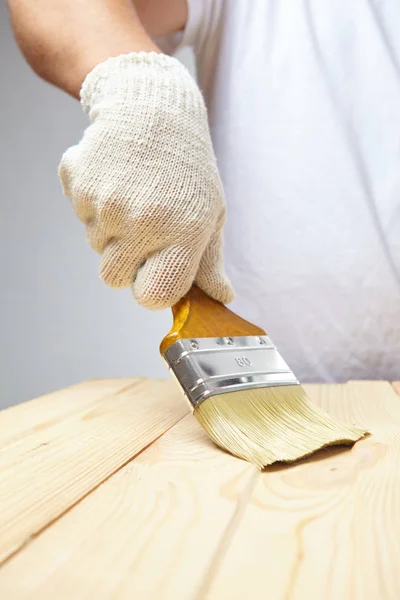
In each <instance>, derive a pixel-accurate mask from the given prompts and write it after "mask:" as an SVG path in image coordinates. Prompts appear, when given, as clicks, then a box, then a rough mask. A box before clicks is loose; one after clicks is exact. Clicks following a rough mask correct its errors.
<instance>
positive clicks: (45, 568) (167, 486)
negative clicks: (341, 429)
mask: <svg viewBox="0 0 400 600" xmlns="http://www.w3.org/2000/svg"><path fill="white" fill-rule="evenodd" d="M305 387H306V389H307V391H308V393H309V395H310V397H311V398H312V399H313V400H314V401H315V402H317V403H318V404H320V405H321V406H323V407H324V408H325V409H326V410H328V411H329V412H330V413H331V414H333V415H335V416H337V417H339V418H341V419H344V420H346V421H349V422H356V423H357V424H358V425H360V426H364V427H366V428H368V429H369V430H370V431H371V432H372V435H371V436H370V437H368V438H366V439H364V440H362V441H360V442H358V443H357V444H356V445H355V447H354V448H353V449H351V450H343V449H340V448H339V449H334V450H326V451H322V452H320V453H318V454H316V455H314V457H311V458H310V459H307V460H304V461H302V462H301V463H300V464H296V465H293V466H290V467H284V466H280V465H278V466H273V467H270V468H269V469H267V470H266V471H265V472H263V473H260V472H259V471H257V469H255V468H254V467H253V466H251V465H249V464H247V463H245V462H243V461H240V460H237V459H235V458H233V457H232V456H230V455H228V454H226V453H223V452H221V451H220V450H218V449H217V448H216V447H215V446H214V445H213V444H212V443H211V442H210V441H209V440H208V438H207V437H206V435H205V434H204V433H203V431H202V430H201V429H200V427H199V426H198V424H197V422H196V420H195V419H194V418H193V417H192V416H191V415H189V414H188V409H187V408H186V405H185V403H184V402H183V401H182V399H181V397H180V394H179V392H178V391H177V390H176V388H175V385H174V384H173V383H172V382H162V381H151V380H131V379H123V380H101V381H96V382H86V383H84V384H81V385H78V386H73V387H72V388H69V389H68V390H62V391H60V392H56V393H54V394H51V395H49V396H47V397H44V398H41V399H38V400H35V401H32V402H30V403H26V404H25V405H20V406H17V407H15V408H11V409H8V410H6V411H3V412H2V413H0V556H1V560H2V566H1V568H0V598H4V599H7V600H8V599H11V600H14V599H16V600H17V599H19V598H21V599H25V598H27V599H28V598H29V599H33V600H35V599H38V600H47V599H54V598H57V599H59V600H63V599H64V598H65V599H67V598H68V599H70V598H73V599H74V600H75V599H77V600H79V599H89V598H90V599H92V598H96V599H103V598H104V599H108V598H110V599H111V598H112V599H114V598H115V599H125V598H126V599H128V598H129V599H131V598H135V600H141V599H146V600H147V599H153V598H154V599H157V600H163V599H166V600H169V599H175V600H178V599H179V600H181V599H182V600H186V599H193V600H200V599H203V598H207V599H212V600H214V599H215V600H224V599H229V600H234V599H244V598H246V599H247V598H249V599H251V600H252V599H258V598H260V599H261V598H263V599H265V598H267V599H268V600H275V599H276V600H281V599H282V600H289V599H290V600H291V599H296V600H297V599H304V600H310V599H314V598H316V599H317V598H318V599H320V598H321V599H322V598H323V599H324V600H325V599H333V600H336V598H338V599H339V598H340V600H358V599H360V600H361V599H362V600H385V599H390V600H391V599H393V600H395V599H396V600H397V599H398V598H400V575H399V573H400V395H399V394H400V384H393V386H392V385H391V384H389V383H387V382H350V383H348V384H344V385H331V386H329V385H311V386H305Z"/></svg>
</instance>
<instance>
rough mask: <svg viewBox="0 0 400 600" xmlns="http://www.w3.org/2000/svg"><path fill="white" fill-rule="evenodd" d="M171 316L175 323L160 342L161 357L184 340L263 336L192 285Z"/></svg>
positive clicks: (259, 331) (260, 331)
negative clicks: (179, 341) (176, 343)
mask: <svg viewBox="0 0 400 600" xmlns="http://www.w3.org/2000/svg"><path fill="white" fill-rule="evenodd" d="M172 314H173V317H174V323H173V325H172V328H171V331H170V332H169V333H168V334H167V335H166V336H165V338H164V339H163V341H162V342H161V345H160V352H161V354H163V353H164V352H165V351H166V349H167V348H169V346H171V344H173V343H174V342H176V341H177V340H180V339H183V338H192V337H194V338H195V337H198V338H204V337H233V336H237V335H265V331H264V330H263V329H261V328H260V327H256V325H252V324H251V323H249V322H248V321H245V320H244V319H242V318H241V317H239V316H238V315H236V314H235V313H234V312H232V311H231V310H229V308H226V306H224V305H223V304H221V303H220V302H217V301H216V300H213V299H212V298H210V296H207V294H206V293H205V292H203V291H202V290H201V289H200V288H198V287H197V286H195V285H194V286H192V287H191V288H190V290H189V292H188V293H187V294H186V296H184V297H183V298H182V300H180V301H179V302H178V303H177V304H175V306H173V307H172Z"/></svg>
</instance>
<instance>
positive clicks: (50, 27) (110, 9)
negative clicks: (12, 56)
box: [8, 0, 187, 98]
mask: <svg viewBox="0 0 400 600" xmlns="http://www.w3.org/2000/svg"><path fill="white" fill-rule="evenodd" d="M8 4H9V8H10V12H11V19H12V24H13V29H14V33H15V37H16V40H17V43H18V45H19V47H20V48H21V51H22V53H23V54H24V56H25V58H26V60H27V61H28V63H29V64H30V66H31V67H32V68H33V69H34V71H35V72H36V73H37V74H38V75H40V77H42V78H43V79H45V80H46V81H49V82H50V83H53V84H54V85H56V86H57V87H60V88H61V89H63V90H64V91H66V92H68V93H69V94H71V95H72V96H74V97H75V98H78V97H79V90H80V88H81V85H82V82H83V80H84V79H85V77H86V75H87V74H88V73H89V72H90V71H91V70H92V69H93V67H95V65H97V64H98V63H100V62H102V61H104V60H106V59H107V58H109V57H111V56H118V55H120V54H126V53H129V52H139V51H141V50H144V51H145V52H150V51H154V52H160V50H159V49H158V48H157V46H156V45H155V43H154V42H153V41H152V39H151V38H152V37H153V38H154V37H159V36H164V35H168V34H169V33H173V32H175V31H179V30H180V29H182V28H183V27H184V25H185V23H186V18H187V6H186V0H136V1H135V2H134V1H133V0H57V1H56V2H54V0H35V2H32V0H8Z"/></svg>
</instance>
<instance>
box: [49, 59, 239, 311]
mask: <svg viewBox="0 0 400 600" xmlns="http://www.w3.org/2000/svg"><path fill="white" fill-rule="evenodd" d="M81 100H82V105H83V108H84V110H85V111H87V112H89V117H90V119H91V122H92V123H91V125H90V126H89V127H88V128H87V130H86V131H85V133H84V136H83V139H82V140H81V142H80V143H79V144H78V145H77V146H73V147H72V148H69V150H67V152H66V153H65V154H64V156H63V158H62V160H61V164H60V169H59V174H60V177H61V181H62V184H63V188H64V193H65V195H66V196H68V197H69V198H70V199H71V201H72V205H73V207H74V210H75V212H76V214H77V215H78V217H79V218H80V219H81V220H82V221H83V222H84V223H85V224H86V228H87V237H88V240H89V243H90V244H91V246H92V248H93V249H94V250H96V251H97V252H99V253H101V254H102V260H101V268H100V276H101V278H102V279H104V281H105V282H106V283H107V284H109V285H111V286H113V287H128V286H129V285H131V284H133V293H134V296H135V297H136V299H137V300H138V302H139V303H140V304H142V305H143V306H147V307H149V308H164V307H167V306H171V305H172V304H174V303H175V302H177V301H178V300H179V299H180V298H181V297H182V296H183V295H184V294H185V293H186V292H187V291H188V290H189V288H190V286H191V284H192V283H193V281H195V282H196V283H197V285H198V286H199V287H201V288H202V289H203V290H204V291H205V292H207V293H208V294H209V295H210V296H212V297H213V298H216V299H217V300H220V301H221V302H223V303H228V302H229V301H230V300H232V298H233V292H232V288H231V285H230V283H229V281H228V280H227V278H226V276H225V275H224V270H223V264H222V227H223V223H224V220H225V204H224V199H223V191H222V186H221V181H220V178H219V174H218V170H217V166H216V162H215V157H214V154H213V150H212V145H211V139H210V134H209V129H208V123H207V114H206V109H205V105H204V102H203V98H202V96H201V93H200V91H199V89H198V87H197V85H196V83H195V82H194V80H193V79H192V77H191V76H190V74H189V72H188V71H187V70H186V69H185V67H183V65H182V64H181V63H179V62H178V61H177V60H176V59H174V58H171V57H169V56H165V55H163V54H156V53H145V52H140V53H132V54H128V55H123V56H119V57H117V58H110V59H108V60H107V61H105V62H104V63H101V64H99V65H97V66H96V67H95V68H94V69H93V71H92V72H91V73H89V75H88V76H87V77H86V79H85V81H84V83H83V86H82V90H81Z"/></svg>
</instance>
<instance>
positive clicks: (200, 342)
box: [164, 336, 299, 408]
mask: <svg viewBox="0 0 400 600" xmlns="http://www.w3.org/2000/svg"><path fill="white" fill-rule="evenodd" d="M164 359H165V361H166V363H167V365H168V367H169V369H170V371H171V372H172V373H173V375H174V376H175V377H176V379H177V380H178V382H179V384H180V386H181V387H182V389H183V391H184V394H185V396H186V397H187V399H188V401H189V403H190V404H191V405H192V407H193V408H196V406H198V405H199V404H200V403H201V402H203V400H205V399H206V398H209V397H210V396H213V395H215V394H223V393H226V392H235V391H238V390H245V389H248V388H260V387H271V386H278V385H297V384H298V383H299V382H298V380H297V379H296V377H295V376H294V374H293V373H292V371H291V370H290V369H289V367H288V366H287V364H286V363H285V361H284V360H283V358H282V357H281V355H280V354H279V352H278V351H277V349H276V347H275V346H274V344H273V343H272V341H271V339H270V338H269V337H268V336H240V337H232V338H230V337H224V338H191V339H184V340H179V341H177V342H175V343H174V344H172V345H171V346H170V347H169V348H168V349H167V350H166V351H165V352H164Z"/></svg>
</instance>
